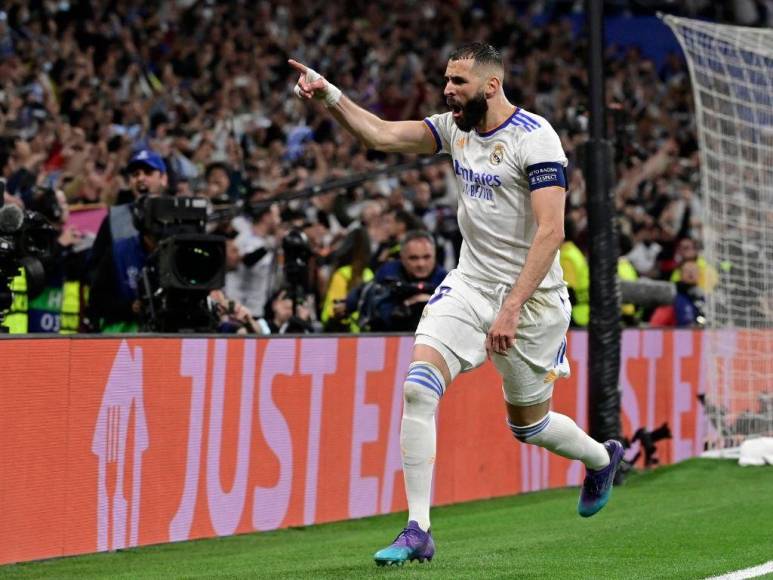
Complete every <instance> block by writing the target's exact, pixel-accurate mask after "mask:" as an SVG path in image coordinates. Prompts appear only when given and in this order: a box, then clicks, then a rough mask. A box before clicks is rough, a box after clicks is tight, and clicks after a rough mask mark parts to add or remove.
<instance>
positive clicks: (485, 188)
mask: <svg viewBox="0 0 773 580" xmlns="http://www.w3.org/2000/svg"><path fill="white" fill-rule="evenodd" d="M454 173H456V175H458V176H459V177H460V178H461V180H462V191H463V193H464V195H466V196H467V197H471V198H473V199H483V200H485V201H493V199H494V189H493V188H492V186H494V187H499V186H501V185H502V180H501V179H500V178H499V176H498V175H494V174H492V173H485V172H483V173H481V172H478V171H473V170H472V169H468V168H467V167H465V166H464V165H462V164H461V163H459V162H458V161H457V160H456V159H454Z"/></svg>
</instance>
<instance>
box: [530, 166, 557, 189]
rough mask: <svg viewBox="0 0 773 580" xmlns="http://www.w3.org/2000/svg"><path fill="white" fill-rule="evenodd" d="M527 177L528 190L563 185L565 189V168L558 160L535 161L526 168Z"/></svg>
mask: <svg viewBox="0 0 773 580" xmlns="http://www.w3.org/2000/svg"><path fill="white" fill-rule="evenodd" d="M526 174H527V175H528V177H529V190H530V191H534V190H535V189H541V188H543V187H554V186H558V187H563V188H564V189H566V169H565V168H564V166H563V165H561V164H560V163H558V162H554V161H548V162H546V163H535V164H534V165H529V166H528V167H527V168H526Z"/></svg>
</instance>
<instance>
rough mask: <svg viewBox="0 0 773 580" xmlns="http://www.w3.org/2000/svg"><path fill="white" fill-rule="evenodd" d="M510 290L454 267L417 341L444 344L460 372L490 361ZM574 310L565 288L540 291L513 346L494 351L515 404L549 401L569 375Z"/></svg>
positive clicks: (525, 312) (527, 308)
mask: <svg viewBox="0 0 773 580" xmlns="http://www.w3.org/2000/svg"><path fill="white" fill-rule="evenodd" d="M508 292H509V287H507V286H505V285H504V284H500V285H498V286H493V287H491V288H488V289H487V288H486V287H485V286H482V285H477V284H474V283H473V282H472V281H470V280H467V279H465V277H464V276H463V275H462V274H461V273H460V272H458V271H457V270H452V271H451V272H449V273H448V275H447V276H446V277H445V279H444V280H443V282H442V283H441V285H440V286H439V287H438V289H437V290H436V291H435V294H433V296H432V298H431V299H430V300H429V302H428V303H427V306H426V307H425V308H424V312H423V313H422V318H421V321H420V322H419V326H418V328H417V329H416V344H428V345H429V346H433V341H438V342H440V343H441V344H442V345H444V346H445V347H447V348H448V349H449V350H450V351H451V352H453V353H454V355H456V356H457V357H458V358H459V359H460V362H461V366H462V372H465V371H469V370H472V369H474V368H476V367H479V366H480V365H482V364H483V363H484V362H485V360H486V334H487V333H488V330H489V328H490V327H491V325H492V324H493V323H494V319H495V318H496V315H497V314H498V313H499V308H500V307H501V305H502V302H503V301H504V299H505V298H506V296H507V293H508ZM571 309H572V306H571V303H570V301H569V293H568V292H567V290H566V288H565V287H560V288H556V289H552V290H542V289H537V290H536V291H535V292H534V294H533V295H532V297H531V298H529V300H527V301H526V303H525V304H524V305H523V307H522V308H521V316H520V319H519V322H518V330H517V332H516V337H515V344H514V345H513V346H512V347H511V348H510V350H509V351H508V352H507V354H505V355H500V354H496V353H495V354H494V355H493V360H494V364H495V366H496V368H497V370H498V371H499V373H500V374H501V375H502V379H503V386H502V390H503V392H504V397H505V400H506V401H507V402H508V403H510V404H511V405H516V406H524V407H525V406H529V405H536V404H537V403H542V402H544V401H547V400H548V399H549V398H550V397H551V396H552V395H553V383H554V382H555V380H556V379H558V378H561V377H568V376H569V373H570V370H569V360H568V359H567V356H566V331H567V329H568V328H569V319H570V317H571V313H572V310H571ZM426 337H429V339H427V338H426Z"/></svg>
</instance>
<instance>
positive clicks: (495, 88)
mask: <svg viewBox="0 0 773 580" xmlns="http://www.w3.org/2000/svg"><path fill="white" fill-rule="evenodd" d="M501 87H502V81H501V80H500V79H499V77H495V76H491V77H489V79H488V81H487V82H486V89H485V91H484V92H483V94H484V95H485V97H486V98H487V99H492V98H494V96H495V95H496V94H497V93H498V92H499V89H500V88H501Z"/></svg>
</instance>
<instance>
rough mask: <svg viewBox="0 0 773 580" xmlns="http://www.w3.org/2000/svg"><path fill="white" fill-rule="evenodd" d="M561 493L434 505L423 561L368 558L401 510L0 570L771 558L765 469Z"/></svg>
mask: <svg viewBox="0 0 773 580" xmlns="http://www.w3.org/2000/svg"><path fill="white" fill-rule="evenodd" d="M576 502H577V490H576V489H560V490H550V491H544V492H539V493H531V494H524V495H519V496H514V497H508V498H500V499H495V500H488V501H479V502H473V503H468V504H463V505H456V506H448V507H441V508H436V509H435V510H434V511H433V520H432V521H433V533H434V536H435V541H436V544H437V552H436V554H435V559H434V560H433V561H432V562H431V563H424V564H419V563H417V562H414V563H412V564H406V565H405V566H404V567H402V568H398V567H394V566H393V567H385V568H378V567H376V565H375V564H374V563H373V560H372V559H371V556H372V554H373V553H374V552H375V551H376V550H377V549H379V548H382V547H384V546H385V545H387V544H389V543H390V542H391V540H392V539H393V537H394V536H395V534H396V533H397V532H398V531H399V530H400V528H401V527H402V526H403V525H404V523H405V514H404V513H401V514H394V515H389V516H380V517H374V518H368V519H363V520H357V521H350V522H341V523H334V524H327V525H321V526H314V527H309V528H304V529H297V528H296V529H289V530H280V531H276V532H268V533H257V534H247V535H241V536H233V537H228V538H218V539H212V540H199V541H193V542H183V543H178V544H167V545H162V546H150V547H144V548H137V549H131V550H125V551H122V552H119V553H111V554H96V555H89V556H79V557H73V558H62V559H57V560H49V561H44V562H33V563H25V564H14V565H8V566H3V567H0V578H51V579H53V578H56V579H65V578H79V579H80V578H270V579H272V580H274V579H279V578H314V579H317V578H336V579H337V578H443V579H445V578H545V579H564V578H604V579H606V578H624V579H629V578H663V579H672V578H674V579H676V578H705V577H707V576H711V575H715V574H721V573H725V572H729V571H733V570H738V569H742V568H748V567H751V566H756V565H759V564H762V563H764V562H767V561H769V560H773V467H761V468H752V467H749V468H741V467H738V466H737V465H736V464H735V463H734V462H729V461H719V460H702V459H692V460H689V461H686V462H684V463H681V464H679V465H674V466H669V467H662V468H659V469H656V470H654V471H651V472H648V473H643V474H633V475H631V476H629V478H628V481H627V482H626V484H625V485H623V486H621V487H616V488H615V490H614V492H613V494H612V499H611V500H610V503H609V505H608V506H607V507H606V508H604V510H603V511H601V512H600V513H599V514H597V515H596V516H594V517H592V518H589V519H582V518H580V517H579V516H578V515H577V513H576Z"/></svg>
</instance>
